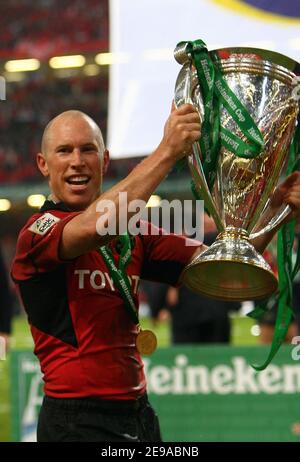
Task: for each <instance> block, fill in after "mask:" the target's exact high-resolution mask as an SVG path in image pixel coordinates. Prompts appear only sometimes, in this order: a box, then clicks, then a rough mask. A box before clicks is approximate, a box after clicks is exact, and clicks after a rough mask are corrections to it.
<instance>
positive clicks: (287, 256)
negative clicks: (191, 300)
mask: <svg viewBox="0 0 300 462" xmlns="http://www.w3.org/2000/svg"><path fill="white" fill-rule="evenodd" d="M174 56H175V59H176V60H177V62H178V63H179V64H181V65H182V68H181V70H180V72H179V75H178V77H177V81H176V87H175V98H174V100H175V105H176V106H177V107H179V106H180V105H181V104H184V103H191V104H193V105H195V106H196V108H197V110H198V112H199V114H200V120H201V125H202V126H201V138H200V140H199V141H198V142H196V143H194V145H193V153H192V154H191V155H190V156H189V157H188V164H189V168H190V172H191V175H192V184H193V188H194V192H195V194H196V195H197V196H198V197H201V198H202V199H203V200H204V202H205V207H206V209H207V210H208V212H209V213H210V215H211V216H212V218H213V219H214V221H215V223H216V226H217V229H218V231H219V235H218V237H217V239H216V241H215V242H214V243H213V244H212V245H211V247H210V248H209V249H208V250H206V251H205V252H203V253H202V254H201V255H199V256H197V257H196V258H195V259H194V260H193V261H192V262H191V263H190V264H189V265H188V266H187V267H186V268H185V271H184V273H183V277H182V280H183V282H184V283H185V285H186V286H187V287H189V288H190V289H191V290H194V291H196V292H199V293H201V294H203V295H206V296H209V297H213V298H216V299H223V300H240V301H243V300H264V299H266V298H268V297H269V296H271V295H272V294H274V293H275V292H276V290H277V289H278V281H277V278H276V276H275V275H274V274H273V272H272V270H271V268H270V266H269V264H268V263H267V262H266V261H265V259H264V258H263V257H262V255H260V254H259V253H258V252H257V251H256V249H255V248H254V246H253V245H252V244H251V243H250V239H253V238H255V237H258V236H260V235H262V234H264V233H266V232H268V231H271V230H272V229H274V228H275V227H277V226H278V225H279V224H280V223H281V222H282V221H283V220H284V219H285V218H286V217H287V216H288V214H289V213H290V211H291V209H290V207H289V206H288V205H287V206H283V207H282V208H281V209H280V210H278V211H277V213H275V214H274V212H272V210H271V207H270V198H271V197H272V194H273V192H274V190H275V187H276V185H277V183H278V179H279V177H280V175H281V174H282V172H283V170H284V167H285V166H286V165H288V167H287V173H291V172H292V171H293V170H296V169H299V165H298V164H299V159H298V157H297V154H299V135H300V130H299V123H298V126H297V119H298V118H299V75H300V65H299V64H298V63H297V62H295V61H294V60H292V59H290V58H288V57H286V56H284V55H281V54H279V53H276V52H272V51H268V50H261V49H257V48H242V47H236V48H223V49H219V50H214V51H210V52H208V50H207V47H206V45H205V43H204V42H203V41H201V40H196V41H194V42H180V43H179V44H178V45H177V47H176V49H175V51H174ZM272 213H273V215H272ZM294 232H295V223H288V224H285V225H284V226H283V227H282V230H281V231H280V234H279V238H278V258H279V261H278V266H279V289H280V290H279V292H278V303H279V312H278V317H277V322H276V327H277V328H276V331H275V335H274V341H273V344H272V348H271V352H270V354H269V357H268V359H267V361H266V362H265V364H264V365H262V366H256V368H257V369H262V368H264V367H266V365H267V364H268V363H269V361H270V360H271V359H272V357H273V356H274V354H275V353H276V351H277V350H278V348H279V346H280V344H281V343H282V340H283V338H284V336H285V333H286V330H287V328H288V325H289V322H290V319H291V314H292V308H291V300H292V296H291V294H292V280H293V278H294V276H295V274H296V272H297V271H298V269H299V266H300V252H298V256H297V262H296V264H295V265H294V267H293V266H292V264H291V251H292V244H291V243H292V242H293V238H294ZM265 309H266V306H264V305H262V306H260V307H259V308H257V309H256V310H254V311H253V313H252V317H257V316H259V315H261V314H262V313H263V312H264V310H265Z"/></svg>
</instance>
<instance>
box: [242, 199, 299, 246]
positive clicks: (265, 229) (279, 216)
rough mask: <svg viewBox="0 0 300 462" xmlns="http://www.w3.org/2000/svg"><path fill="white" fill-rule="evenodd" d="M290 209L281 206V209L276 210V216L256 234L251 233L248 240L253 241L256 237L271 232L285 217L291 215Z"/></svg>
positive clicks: (287, 206)
mask: <svg viewBox="0 0 300 462" xmlns="http://www.w3.org/2000/svg"><path fill="white" fill-rule="evenodd" d="M291 211H292V209H291V207H290V206H289V205H282V206H281V208H280V209H279V210H278V212H277V213H276V215H275V216H274V217H273V218H272V219H271V220H270V222H269V223H268V224H267V225H266V226H264V227H263V229H261V230H260V231H258V232H257V233H251V234H250V236H249V239H255V238H256V237H259V236H262V235H263V234H266V233H268V232H269V231H272V230H273V229H274V228H276V227H277V226H278V225H279V224H280V223H281V222H282V221H283V220H285V219H286V217H287V216H288V215H289V214H290V213H291Z"/></svg>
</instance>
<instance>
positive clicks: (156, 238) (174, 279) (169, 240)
mask: <svg viewBox="0 0 300 462" xmlns="http://www.w3.org/2000/svg"><path fill="white" fill-rule="evenodd" d="M140 226H141V238H142V241H143V245H144V261H143V266H142V272H141V277H142V278H143V279H148V280H151V281H158V282H164V283H166V284H170V285H174V286H177V285H179V279H180V275H181V273H182V271H183V269H184V267H185V266H186V264H187V263H188V262H189V261H190V259H191V258H192V256H193V255H194V253H195V252H196V250H197V247H200V246H201V245H202V243H201V242H200V241H196V240H194V239H189V238H187V237H184V236H179V235H177V234H172V233H171V234H167V233H166V232H165V231H164V230H163V229H162V228H157V227H156V226H154V225H152V224H150V223H146V222H141V225H140Z"/></svg>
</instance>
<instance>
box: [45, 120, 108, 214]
mask: <svg viewBox="0 0 300 462" xmlns="http://www.w3.org/2000/svg"><path fill="white" fill-rule="evenodd" d="M103 149H104V148H103V146H102V145H101V141H100V140H99V138H98V136H97V131H96V129H95V127H93V126H92V125H91V124H90V123H89V121H88V120H86V119H85V118H84V117H81V116H72V117H65V118H61V119H58V120H56V121H54V123H53V125H52V126H51V128H50V129H49V132H48V135H47V142H46V144H45V153H43V154H39V155H38V166H39V168H40V170H41V172H42V173H43V175H44V176H47V177H48V178H49V184H50V188H51V191H52V196H53V199H54V200H56V201H63V202H64V203H65V204H66V205H67V206H68V207H69V208H70V209H72V210H84V209H85V208H86V207H88V205H90V204H91V203H92V202H93V201H94V200H95V199H96V198H97V197H98V196H99V194H100V191H101V185H102V171H103ZM107 155H108V153H107V151H106V152H105V153H104V163H105V167H106V164H107V160H108V159H107Z"/></svg>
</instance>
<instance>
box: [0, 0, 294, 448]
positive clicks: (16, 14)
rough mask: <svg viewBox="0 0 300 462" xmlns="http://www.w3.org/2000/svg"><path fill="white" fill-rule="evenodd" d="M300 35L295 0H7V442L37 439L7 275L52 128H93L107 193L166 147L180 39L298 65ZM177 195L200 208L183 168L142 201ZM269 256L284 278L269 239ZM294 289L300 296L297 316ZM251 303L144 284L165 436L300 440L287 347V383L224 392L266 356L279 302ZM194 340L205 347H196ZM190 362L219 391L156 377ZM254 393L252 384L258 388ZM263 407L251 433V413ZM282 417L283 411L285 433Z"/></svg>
mask: <svg viewBox="0 0 300 462" xmlns="http://www.w3.org/2000/svg"><path fill="white" fill-rule="evenodd" d="M299 26H300V3H299V2H296V1H292V0H290V1H286V0H284V1H280V0H276V1H274V0H273V1H267V0H249V1H236V0H228V1H221V0H220V1H217V0H159V1H158V0H111V1H110V2H109V0H85V1H82V0H35V1H33V0H2V1H1V2H0V76H1V77H2V78H4V80H5V90H6V95H5V98H1V99H2V100H1V101H0V249H1V255H0V289H1V290H0V334H2V337H3V338H4V337H5V338H7V339H8V343H7V345H8V347H7V353H6V357H5V359H4V358H1V355H0V441H11V440H13V441H18V440H24V441H25V440H31V439H34V429H35V424H36V413H37V408H38V406H39V404H40V398H41V379H40V375H39V371H38V368H37V365H36V363H35V361H34V358H33V356H32V354H31V353H30V351H31V349H32V342H31V337H30V333H29V330H28V327H27V321H26V319H25V316H24V312H23V309H22V306H21V304H20V301H19V298H18V295H17V293H16V291H15V288H14V286H13V284H12V282H11V280H10V278H9V268H10V265H11V261H12V258H13V255H14V251H15V245H16V238H17V235H18V232H19V231H20V229H21V227H22V226H23V225H24V223H25V221H26V220H27V218H28V217H29V216H31V215H32V214H33V213H35V212H36V210H38V208H39V207H40V206H41V205H42V203H43V201H44V200H45V198H46V197H47V194H48V187H47V184H46V183H45V182H44V181H43V180H42V178H41V175H40V174H39V172H38V170H37V167H36V164H35V157H36V154H37V152H38V151H39V146H40V140H41V135H42V131H43V128H44V127H45V124H46V123H47V122H48V121H49V120H50V119H51V118H53V117H54V116H56V115H57V114H58V113H60V112H62V111H65V110H67V109H79V110H82V111H84V112H86V113H87V114H89V115H90V116H91V117H92V118H94V119H95V121H96V122H97V123H98V124H99V126H100V128H101V130H102V132H103V135H104V139H105V140H106V142H107V144H108V147H109V149H110V152H111V157H112V160H111V163H110V167H109V170H108V173H107V176H106V178H105V182H104V189H108V188H109V187H110V186H111V185H113V184H114V183H116V182H117V181H119V180H120V179H121V178H123V177H124V176H126V175H127V174H128V173H129V172H130V171H131V170H132V168H133V167H134V166H135V165H136V164H137V163H138V162H140V160H141V158H142V157H143V156H146V155H148V154H149V153H150V152H151V150H153V149H154V148H155V147H156V146H157V145H158V143H159V141H160V139H161V136H162V131H163V125H164V121H165V120H166V118H167V116H168V112H169V110H170V107H171V100H172V96H173V92H174V85H175V81H176V77H177V74H178V72H179V70H180V67H179V65H178V64H177V63H176V62H175V60H174V58H173V49H174V47H175V46H176V44H177V43H178V42H179V41H181V40H195V39H198V38H201V39H203V40H204V41H205V42H206V43H207V46H208V48H209V49H214V48H219V47H226V46H254V47H258V48H266V49H272V50H274V51H278V52H281V53H283V54H286V55H288V56H289V57H291V58H293V59H295V60H297V61H300V27H299ZM175 198H177V199H180V200H184V199H192V193H191V191H190V176H189V174H188V171H187V169H185V168H184V169H183V170H182V171H180V172H178V171H175V170H174V172H171V173H170V175H169V176H168V178H167V179H166V180H165V181H164V182H163V183H162V184H161V186H160V187H159V188H158V190H157V191H156V192H155V195H153V196H152V197H151V199H150V201H149V204H148V205H149V207H158V206H159V204H160V201H161V200H162V199H169V200H172V199H175ZM204 225H205V241H206V242H207V243H208V244H209V243H211V242H213V240H214V238H215V235H216V230H215V228H214V224H213V223H212V222H211V220H210V219H209V218H208V217H206V218H205V223H204ZM266 257H267V258H268V259H269V261H270V263H271V264H272V265H273V268H274V271H275V272H276V270H277V269H276V245H275V243H273V244H272V245H271V246H270V249H268V252H267V255H266ZM296 285H297V284H296ZM297 293H298V287H295V294H296V295H295V307H296V308H297V309H298V306H299V303H298V295H297ZM251 307H253V303H252V302H251V301H249V302H246V303H243V304H242V305H241V304H236V303H234V304H224V303H221V302H214V301H212V300H208V299H203V298H200V297H199V296H195V295H194V294H192V293H190V292H188V291H187V290H185V289H180V290H177V289H174V288H170V287H166V286H164V285H153V284H152V283H144V284H142V286H141V313H142V316H143V318H144V320H143V326H144V327H150V328H152V329H153V330H155V331H156V333H157V335H158V343H159V351H158V352H157V353H156V354H155V355H158V356H155V355H154V356H153V359H152V358H151V361H150V360H148V359H147V360H146V363H145V364H146V365H147V367H148V369H147V370H149V387H150V395H151V393H152V395H153V397H152V400H153V402H154V404H155V405H156V407H157V408H158V411H159V414H161V415H162V417H161V419H162V426H163V434H164V435H166V436H165V439H167V440H169V441H192V440H194V441H213V440H218V441H244V440H254V441H267V440H275V441H276V440H280V441H281V440H283V441H290V440H291V441H298V440H299V438H300V436H299V434H300V406H299V404H297V406H295V402H296V395H297V393H299V391H300V371H299V366H298V364H297V363H295V361H294V362H293V361H292V362H291V357H290V350H286V349H283V350H282V353H281V355H282V356H281V357H280V356H279V359H278V361H279V363H278V365H274V366H273V367H277V369H278V370H277V369H276V371H277V372H278V374H281V375H280V379H279V378H278V377H277V375H278V374H277V372H276V371H275V369H274V371H275V372H274V371H273V369H271V370H272V371H273V374H275V375H274V377H273V376H272V377H271V379H270V378H268V376H267V375H266V376H264V377H265V379H260V381H259V379H256V376H255V378H254V376H253V379H252V378H251V380H253V383H252V382H251V381H250V379H249V383H248V384H247V383H245V385H244V388H242V390H243V391H242V392H241V391H240V392H238V391H237V390H238V386H237V385H236V387H235V385H234V384H233V385H232V387H231V389H230V391H226V388H224V387H223V388H222V386H223V385H224V384H225V382H226V380H227V382H230V383H231V382H232V383H233V380H234V378H233V377H237V378H236V380H239V378H238V374H239V373H241V371H240V369H239V367H238V366H235V359H234V358H240V357H246V358H247V359H246V363H245V365H244V366H243V367H245V371H244V372H245V374H248V375H249V369H248V368H249V367H250V363H251V361H255V360H256V359H257V358H261V361H262V360H263V358H264V357H266V354H267V352H268V347H267V346H263V344H269V343H270V341H271V340H272V335H273V329H274V323H275V317H276V307H274V309H273V310H271V311H270V314H269V317H267V318H266V319H264V320H263V321H262V322H261V323H260V324H257V323H255V322H254V321H253V320H251V319H250V318H247V317H246V313H247V312H249V311H250V310H251ZM298 324H299V323H298V311H297V310H296V315H295V321H294V323H293V325H292V326H291V328H290V331H289V337H288V339H287V343H288V344H290V343H291V340H292V338H293V337H295V336H297V335H299V328H298ZM191 344H197V349H194V348H191V347H190V345H191ZM280 358H281V359H280ZM2 359H3V360H2ZM147 361H148V362H147ZM258 361H259V360H258ZM189 363H192V364H193V365H194V367H196V366H197V367H198V366H199V365H200V366H199V367H203V368H204V369H205V368H206V369H205V370H206V371H207V374H211V375H209V377H210V378H209V379H208V380H211V384H212V385H211V388H209V389H207V390H206V391H203V387H202V385H203V383H202V382H201V374H200V379H199V380H200V382H199V384H198V385H196V382H195V383H194V382H193V384H194V385H193V384H192V385H188V384H187V385H186V388H185V387H184V386H182V388H181V391H180V392H179V391H178V390H177V392H176V386H175V391H174V389H172V387H171V386H170V387H169V388H165V387H164V386H163V385H164V384H163V383H162V381H161V382H160V379H159V378H157V377H158V376H157V375H155V374H156V373H155V368H158V367H165V368H166V370H169V371H174V370H175V368H177V369H178V370H182V368H185V367H188V364H189ZM162 364H163V365H164V366H162ZM224 364H225V365H226V364H227V366H226V367H227V368H229V369H230V368H231V369H230V370H231V371H232V376H230V377H231V379H229V378H228V377H229V376H227V375H226V373H225V372H224V371H223V372H224V374H225V376H224V377H225V379H224V377H223V376H222V372H220V374H221V375H220V377H221V376H222V377H223V378H222V379H220V378H219V381H220V383H221V385H222V386H221V385H220V387H219V388H218V386H217V385H216V386H215V388H214V385H213V384H214V379H213V376H212V374H213V371H214V370H215V369H216V368H218V367H225V365H224ZM276 364H277V363H276ZM288 364H290V365H289V366H288ZM271 367H272V366H271ZM287 367H293V368H294V369H291V370H292V371H293V372H290V376H289V377H290V381H291V382H289V383H290V388H289V387H288V385H287V382H286V381H288V380H289V379H288V378H286V376H285V375H284V374H285V373H286V368H287ZM180 368H181V369H180ZM204 369H203V370H204ZM229 369H228V370H229ZM217 370H218V369H217ZM216 374H218V373H216ZM276 374H277V375H276ZM226 377H227V379H226ZM251 377H252V376H251ZM276 377H277V379H276ZM291 377H292V378H291ZM174 380H175V379H174ZM256 380H258V382H255V381H256ZM264 380H265V381H264ZM280 380H281V382H280ZM170 381H171V376H170ZM268 381H269V382H268ZM227 382H226V383H227ZM279 382H280V384H281V387H279V386H278V387H277V389H276V387H275V385H274V384H278V383H279ZM170 383H171V382H170ZM197 383H198V382H197ZM254 383H255V384H256V385H253V384H254ZM266 383H267V384H269V385H268V386H269V388H268V386H267V385H266ZM201 384H202V385H201ZM291 384H293V386H292V385H291ZM193 386H194V388H193ZM253 386H257V390H256V391H254V392H253ZM189 387H190V388H189ZM201 387H202V388H201ZM272 387H273V388H272ZM293 387H294V388H293ZM191 389H193V390H194V391H193V392H191ZM166 390H167V391H166ZM172 390H173V391H172ZM187 390H189V391H187ZM218 390H219V391H218ZM220 390H221V391H220ZM224 390H225V391H224ZM227 390H229V389H227ZM251 390H252V391H251ZM268 390H269V391H268ZM270 390H271V391H270ZM224 394H225V395H226V394H227V395H228V396H227V397H225V398H224ZM248 395H249V396H248ZM253 395H255V398H256V400H255V401H253V400H252V399H253ZM191 396H192V398H193V400H192V401H191ZM161 398H163V401H161ZM245 398H247V399H248V401H247V399H246V401H245ZM224 399H225V400H224ZM235 399H238V400H239V401H238V402H235V401H234V400H235ZM176 400H177V401H176ZM197 400H198V401H197ZM245 403H246V404H245ZM247 403H248V404H247ZM197 406H198V407H197ZM235 408H236V409H237V410H236V412H234V411H233V410H234V409H235ZM178 409H180V410H181V411H180V412H181V420H182V416H184V419H186V420H185V425H184V426H183V425H182V422H181V424H180V423H178V418H179V412H178ZM261 409H263V410H264V411H263V412H262V411H261ZM283 409H284V413H283V414H284V415H283V414H282V412H283ZM176 410H177V417H176ZM195 410H196V411H195ZM260 412H261V414H262V415H261V420H259V422H260V424H257V421H256V419H255V415H257V413H260ZM276 412H280V413H281V416H282V419H281V423H280V424H278V425H277V426H276V425H275V423H274V422H275V420H274V419H273V417H274V415H275V413H276ZM238 415H239V416H240V417H238ZM174 416H175V419H174ZM272 416H273V417H272ZM271 421H273V423H274V428H273V430H272V428H270V422H271ZM183 427H184V428H183Z"/></svg>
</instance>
